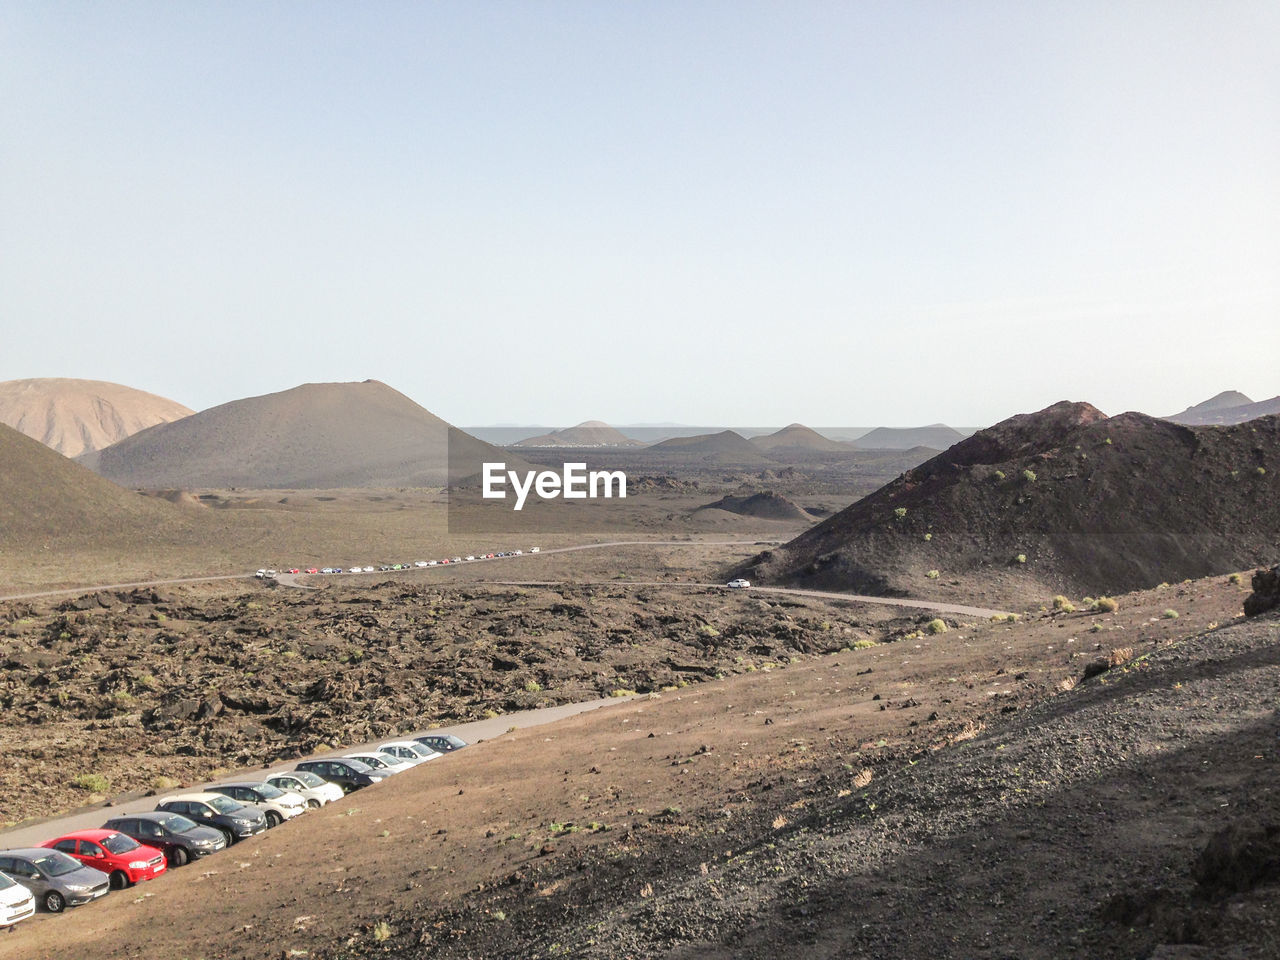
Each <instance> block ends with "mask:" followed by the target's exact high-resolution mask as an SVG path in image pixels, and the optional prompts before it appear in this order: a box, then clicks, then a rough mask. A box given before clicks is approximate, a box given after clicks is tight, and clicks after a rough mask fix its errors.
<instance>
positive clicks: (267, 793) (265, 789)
mask: <svg viewBox="0 0 1280 960" xmlns="http://www.w3.org/2000/svg"><path fill="white" fill-rule="evenodd" d="M254 789H255V790H257V791H258V793H259V794H261V795H262V798H263V799H264V800H278V799H280V798H281V797H283V796H284V791H283V790H279V789H277V788H275V787H273V786H272V785H271V784H269V783H264V784H263V785H262V786H260V787H254Z"/></svg>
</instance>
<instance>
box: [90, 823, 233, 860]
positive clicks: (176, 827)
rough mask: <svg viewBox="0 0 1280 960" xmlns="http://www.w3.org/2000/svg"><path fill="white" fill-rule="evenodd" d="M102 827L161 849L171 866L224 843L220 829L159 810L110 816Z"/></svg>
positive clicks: (201, 855) (208, 851) (215, 849)
mask: <svg viewBox="0 0 1280 960" xmlns="http://www.w3.org/2000/svg"><path fill="white" fill-rule="evenodd" d="M102 829H104V830H118V831H120V832H121V833H123V834H124V835H125V836H126V837H132V838H133V839H134V840H137V841H138V842H139V843H142V844H146V845H147V846H148V847H156V848H158V849H160V850H162V851H164V856H165V859H166V860H168V861H169V866H171V867H180V866H182V865H183V864H184V863H187V862H188V861H191V860H196V859H199V858H200V857H206V856H208V855H209V854H211V853H215V852H217V851H218V850H221V849H223V848H224V847H225V846H226V845H227V838H226V837H225V836H223V834H222V831H221V830H215V829H214V828H213V827H202V826H200V825H199V824H198V823H195V822H194V821H192V820H189V819H187V818H186V817H184V816H181V815H179V814H176V813H165V812H162V811H155V812H151V813H131V814H129V815H128V816H121V817H112V818H111V819H110V820H108V821H107V822H106V823H104V824H103V825H102Z"/></svg>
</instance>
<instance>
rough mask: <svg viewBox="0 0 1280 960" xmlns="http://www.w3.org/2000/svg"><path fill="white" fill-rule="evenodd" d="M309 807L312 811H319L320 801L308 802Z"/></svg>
mask: <svg viewBox="0 0 1280 960" xmlns="http://www.w3.org/2000/svg"><path fill="white" fill-rule="evenodd" d="M307 806H308V807H310V808H311V809H312V810H317V809H319V807H320V801H319V800H315V799H312V800H308V801H307Z"/></svg>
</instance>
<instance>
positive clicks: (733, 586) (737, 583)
mask: <svg viewBox="0 0 1280 960" xmlns="http://www.w3.org/2000/svg"><path fill="white" fill-rule="evenodd" d="M725 586H726V587H728V588H729V589H730V590H746V589H747V588H748V587H749V586H751V581H750V580H743V579H742V578H741V577H739V578H738V579H737V580H730V581H729V582H728V583H726V584H725Z"/></svg>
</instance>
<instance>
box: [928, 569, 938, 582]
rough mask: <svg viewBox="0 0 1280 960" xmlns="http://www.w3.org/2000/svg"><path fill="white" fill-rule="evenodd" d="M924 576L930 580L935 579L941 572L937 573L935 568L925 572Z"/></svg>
mask: <svg viewBox="0 0 1280 960" xmlns="http://www.w3.org/2000/svg"><path fill="white" fill-rule="evenodd" d="M925 576H926V577H928V578H929V579H930V580H937V579H938V577H940V576H942V574H940V573H938V571H937V570H930V571H929V572H928V573H926V574H925Z"/></svg>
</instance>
